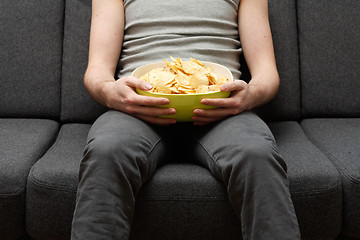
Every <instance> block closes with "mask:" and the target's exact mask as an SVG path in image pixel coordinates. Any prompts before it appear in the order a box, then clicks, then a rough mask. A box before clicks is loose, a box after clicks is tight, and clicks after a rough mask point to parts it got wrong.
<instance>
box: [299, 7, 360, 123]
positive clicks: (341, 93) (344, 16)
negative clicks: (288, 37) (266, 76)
mask: <svg viewBox="0 0 360 240" xmlns="http://www.w3.org/2000/svg"><path fill="white" fill-rule="evenodd" d="M297 12H298V26H299V49H300V59H301V65H300V69H301V78H302V79H301V83H302V84H301V86H302V88H301V92H302V113H303V115H304V117H359V116H360V94H359V92H360V81H359V80H360V68H359V66H360V54H359V38H360V24H359V22H360V15H359V12H360V4H359V1H357V0H346V1H338V0H313V1H307V0H306V1H305V0H299V1H298V11H297Z"/></svg>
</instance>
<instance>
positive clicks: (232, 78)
mask: <svg viewBox="0 0 360 240" xmlns="http://www.w3.org/2000/svg"><path fill="white" fill-rule="evenodd" d="M189 59H190V58H189ZM185 61H187V58H185ZM199 61H200V62H202V63H204V65H206V64H211V65H217V66H219V67H221V68H224V69H225V70H226V71H227V72H228V73H229V74H230V76H231V79H230V81H231V82H232V81H234V77H233V74H232V72H231V71H230V69H229V68H227V67H226V66H224V65H221V64H219V63H215V62H209V61H202V60H199ZM157 64H162V65H164V66H166V63H165V62H164V61H161V62H160V61H158V62H152V63H147V64H145V65H142V66H139V67H137V68H135V69H134V70H133V71H132V73H131V76H132V77H134V73H135V72H136V71H138V69H140V68H145V67H149V66H151V65H157ZM136 90H139V91H142V92H147V93H149V94H153V95H155V96H156V95H159V96H194V95H195V96H206V95H210V94H215V93H219V92H224V93H225V92H229V91H221V90H217V91H213V92H207V93H178V94H174V93H154V92H149V91H144V90H141V89H138V88H136Z"/></svg>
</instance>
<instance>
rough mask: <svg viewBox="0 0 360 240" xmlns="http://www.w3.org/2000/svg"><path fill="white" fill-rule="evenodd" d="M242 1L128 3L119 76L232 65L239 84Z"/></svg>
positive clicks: (150, 0)
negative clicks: (167, 63) (167, 64)
mask: <svg viewBox="0 0 360 240" xmlns="http://www.w3.org/2000/svg"><path fill="white" fill-rule="evenodd" d="M239 2H240V0H125V1H124V8H125V34H124V42H123V47H122V52H121V56H120V60H119V70H118V73H117V76H118V77H122V76H125V75H129V74H131V72H132V71H133V70H134V69H135V68H137V67H139V66H141V65H144V64H147V63H152V62H158V61H162V60H163V59H164V58H165V59H168V60H169V56H173V57H174V58H177V57H180V58H182V59H184V60H186V59H189V58H196V59H199V60H203V61H211V62H216V63H219V64H222V65H225V66H227V67H228V68H229V69H230V70H231V71H232V73H233V75H234V79H239V78H240V76H241V73H240V70H239V68H240V63H239V58H240V54H241V46H240V40H239V32H238V25H237V23H238V18H237V17H238V8H239Z"/></svg>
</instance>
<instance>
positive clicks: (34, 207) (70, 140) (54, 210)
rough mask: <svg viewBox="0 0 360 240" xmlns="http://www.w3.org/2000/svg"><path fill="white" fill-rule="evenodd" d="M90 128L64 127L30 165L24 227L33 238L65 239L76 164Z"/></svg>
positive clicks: (76, 174)
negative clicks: (42, 153) (49, 145)
mask: <svg viewBox="0 0 360 240" xmlns="http://www.w3.org/2000/svg"><path fill="white" fill-rule="evenodd" d="M89 129H90V125H86V124H67V125H63V126H62V127H61V129H60V133H59V136H58V138H57V140H56V142H55V143H54V145H53V146H52V147H51V149H50V150H49V151H48V152H47V153H46V154H45V155H44V156H43V157H42V158H41V159H40V160H39V161H38V162H37V163H36V164H35V165H34V166H33V168H32V169H31V172H30V174H29V179H28V186H27V199H26V204H27V209H26V224H27V231H28V233H29V234H30V235H31V236H32V237H34V238H36V239H69V238H70V229H71V220H72V214H73V211H74V208H75V197H76V190H77V184H78V179H77V176H78V171H79V164H80V161H81V158H82V151H83V149H84V147H85V143H86V137H87V133H88V131H89Z"/></svg>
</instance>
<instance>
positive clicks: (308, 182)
mask: <svg viewBox="0 0 360 240" xmlns="http://www.w3.org/2000/svg"><path fill="white" fill-rule="evenodd" d="M270 129H271V130H272V132H273V134H274V136H275V139H276V141H277V144H278V146H279V150H280V153H281V154H282V155H283V157H284V159H285V162H286V163H287V165H288V176H289V181H290V192H291V196H292V198H293V202H294V205H295V211H296V214H297V216H298V221H299V225H300V231H301V234H302V238H304V239H334V238H335V237H336V236H337V235H338V234H339V232H340V228H341V221H342V220H341V206H342V188H341V179H340V175H339V173H338V172H337V170H336V168H335V167H334V166H333V165H332V164H331V162H330V161H329V160H328V158H327V157H326V156H325V154H323V153H322V152H321V151H320V150H319V149H318V148H317V147H316V146H315V145H314V144H313V143H312V142H311V141H310V140H309V138H308V137H307V136H306V135H305V133H304V132H303V131H302V129H301V127H300V125H299V124H298V123H297V122H277V123H272V124H270ZM325 202H326V204H324V203H325Z"/></svg>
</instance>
